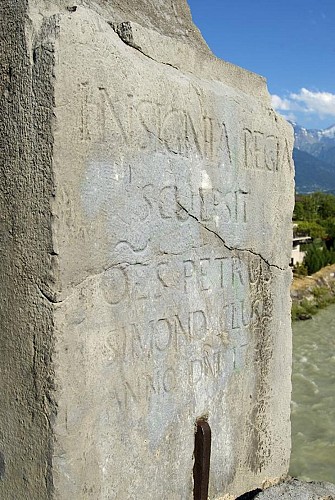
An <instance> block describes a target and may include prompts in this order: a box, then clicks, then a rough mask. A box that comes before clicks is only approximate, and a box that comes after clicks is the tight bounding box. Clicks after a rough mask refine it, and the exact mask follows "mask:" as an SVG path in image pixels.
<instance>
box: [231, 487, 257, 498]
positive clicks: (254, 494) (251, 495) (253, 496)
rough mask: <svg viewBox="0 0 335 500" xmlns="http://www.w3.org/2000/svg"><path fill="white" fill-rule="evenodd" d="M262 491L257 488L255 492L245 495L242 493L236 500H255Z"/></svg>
mask: <svg viewBox="0 0 335 500" xmlns="http://www.w3.org/2000/svg"><path fill="white" fill-rule="evenodd" d="M262 491H263V490H261V489H259V488H257V489H256V490H252V491H248V492H247V493H243V495H241V496H240V497H237V498H236V500H251V498H255V496H256V495H258V493H261V492H262Z"/></svg>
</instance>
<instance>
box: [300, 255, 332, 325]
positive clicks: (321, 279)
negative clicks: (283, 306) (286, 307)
mask: <svg viewBox="0 0 335 500" xmlns="http://www.w3.org/2000/svg"><path fill="white" fill-rule="evenodd" d="M291 299H292V320H293V321H295V320H305V319H310V318H311V317H312V316H313V315H314V314H316V313H317V312H318V311H319V310H320V309H322V308H324V307H326V306H327V305H329V304H332V303H334V302H335V264H332V265H330V266H327V267H324V268H322V269H320V271H318V272H317V273H315V274H313V275H312V276H304V277H294V279H293V283H292V286H291Z"/></svg>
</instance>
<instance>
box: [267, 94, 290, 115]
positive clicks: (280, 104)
mask: <svg viewBox="0 0 335 500" xmlns="http://www.w3.org/2000/svg"><path fill="white" fill-rule="evenodd" d="M271 102H272V106H273V107H274V108H275V109H278V110H280V111H289V110H290V109H291V108H290V104H291V102H290V101H289V100H288V99H282V98H281V97H279V95H276V94H273V95H272V96H271Z"/></svg>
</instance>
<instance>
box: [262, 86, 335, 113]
mask: <svg viewBox="0 0 335 500" xmlns="http://www.w3.org/2000/svg"><path fill="white" fill-rule="evenodd" d="M271 97H272V106H273V107H274V108H275V109H276V110H278V111H285V112H292V111H300V112H303V113H306V114H316V115H318V116H320V117H321V118H322V117H324V116H335V94H331V93H330V92H313V91H311V90H308V89H305V88H302V89H301V90H300V92H299V93H297V94H296V93H291V94H289V96H288V97H283V98H282V97H279V96H278V95H273V96H271Z"/></svg>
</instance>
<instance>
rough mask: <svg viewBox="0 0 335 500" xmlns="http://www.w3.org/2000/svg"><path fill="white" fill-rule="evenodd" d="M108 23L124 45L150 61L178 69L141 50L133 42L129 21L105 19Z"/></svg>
mask: <svg viewBox="0 0 335 500" xmlns="http://www.w3.org/2000/svg"><path fill="white" fill-rule="evenodd" d="M107 22H108V24H109V25H110V26H111V27H112V29H113V30H114V31H115V33H116V34H117V35H118V37H119V38H120V40H122V41H123V43H125V44H126V45H129V47H132V48H133V49H135V50H137V51H138V52H140V53H141V54H143V55H144V56H145V57H148V59H151V60H152V61H154V62H156V63H158V64H164V65H165V66H170V67H171V68H174V69H177V70H179V68H178V67H177V66H174V65H173V64H170V63H167V62H163V61H157V59H154V58H153V57H151V56H149V54H147V53H146V52H144V51H143V49H142V48H141V47H140V46H139V45H136V44H135V42H134V37H133V29H132V26H131V23H130V22H129V21H125V22H123V23H113V22H111V21H107Z"/></svg>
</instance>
